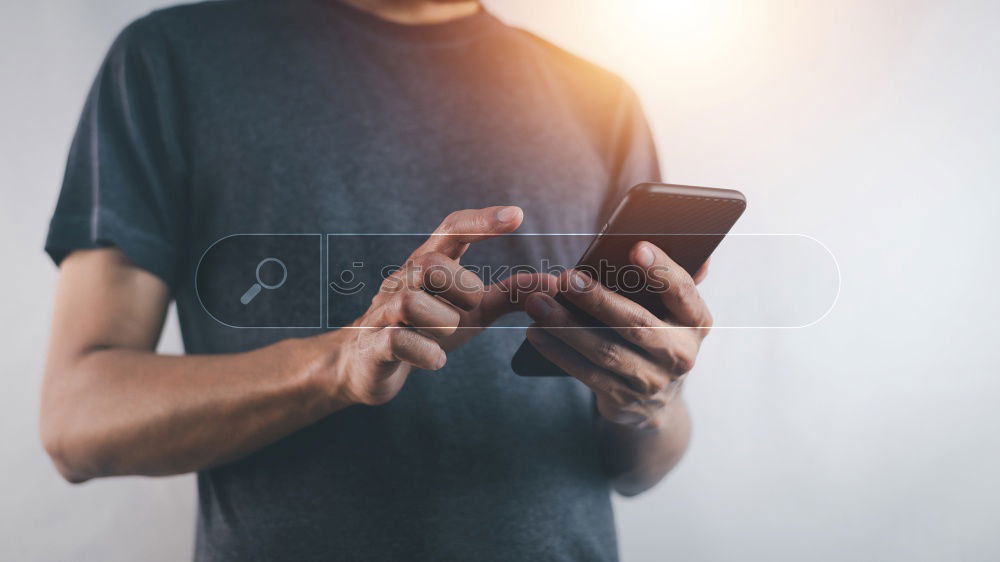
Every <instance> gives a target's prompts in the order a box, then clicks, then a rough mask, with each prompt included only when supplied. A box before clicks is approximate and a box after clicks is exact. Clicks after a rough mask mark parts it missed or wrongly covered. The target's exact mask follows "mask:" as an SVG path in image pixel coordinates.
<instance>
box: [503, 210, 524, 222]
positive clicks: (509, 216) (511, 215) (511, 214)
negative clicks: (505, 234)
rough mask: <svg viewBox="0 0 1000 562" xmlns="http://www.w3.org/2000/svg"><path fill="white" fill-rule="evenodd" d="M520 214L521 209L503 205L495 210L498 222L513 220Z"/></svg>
mask: <svg viewBox="0 0 1000 562" xmlns="http://www.w3.org/2000/svg"><path fill="white" fill-rule="evenodd" d="M520 214H521V209H519V208H517V207H504V208H503V209H500V210H499V211H497V220H498V221H500V222H513V221H514V220H515V219H517V217H518V216H519V215H520Z"/></svg>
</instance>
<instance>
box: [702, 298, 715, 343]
mask: <svg viewBox="0 0 1000 562" xmlns="http://www.w3.org/2000/svg"><path fill="white" fill-rule="evenodd" d="M703 310H704V312H702V316H701V322H700V323H699V326H700V327H701V328H703V329H702V330H701V335H702V337H705V336H707V335H708V333H709V332H710V331H711V329H712V326H714V325H715V318H714V317H713V316H712V311H710V310H709V309H708V307H707V306H706V307H704V308H703Z"/></svg>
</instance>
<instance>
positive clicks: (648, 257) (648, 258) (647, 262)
mask: <svg viewBox="0 0 1000 562" xmlns="http://www.w3.org/2000/svg"><path fill="white" fill-rule="evenodd" d="M635 259H636V261H638V262H639V265H641V266H643V267H649V266H651V265H653V259H654V257H653V250H651V249H650V248H649V246H647V245H646V244H643V245H642V246H639V251H638V252H636V253H635Z"/></svg>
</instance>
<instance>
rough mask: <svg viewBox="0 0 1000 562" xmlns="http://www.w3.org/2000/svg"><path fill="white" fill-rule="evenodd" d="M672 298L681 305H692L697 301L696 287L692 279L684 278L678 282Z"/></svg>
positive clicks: (685, 306)
mask: <svg viewBox="0 0 1000 562" xmlns="http://www.w3.org/2000/svg"><path fill="white" fill-rule="evenodd" d="M674 299H675V300H676V301H677V304H679V305H680V306H681V307H684V308H687V307H691V306H694V305H695V303H697V302H698V289H697V288H696V287H695V285H694V281H691V280H690V279H685V280H684V281H682V282H680V283H678V284H677V289H676V291H675V292H674Z"/></svg>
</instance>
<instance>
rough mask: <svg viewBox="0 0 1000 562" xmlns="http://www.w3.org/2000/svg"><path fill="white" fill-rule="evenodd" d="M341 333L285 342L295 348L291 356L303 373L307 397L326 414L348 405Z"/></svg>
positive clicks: (327, 333)
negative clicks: (314, 398) (315, 400)
mask: <svg viewBox="0 0 1000 562" xmlns="http://www.w3.org/2000/svg"><path fill="white" fill-rule="evenodd" d="M340 332H341V330H337V331H333V332H326V333H323V334H319V335H316V336H313V337H310V338H304V339H296V340H288V341H289V342H290V343H291V344H292V346H293V347H294V349H293V351H292V353H293V355H294V357H295V361H296V362H297V371H298V372H299V373H301V374H302V379H303V381H304V384H305V386H306V387H307V388H308V392H309V394H310V395H312V396H314V397H317V398H319V400H320V404H321V407H322V408H323V410H324V413H325V414H330V413H333V412H335V411H337V410H340V409H342V408H346V407H347V406H350V405H351V404H352V402H351V401H350V400H349V399H348V393H347V392H346V388H345V384H344V376H343V371H344V369H343V368H342V366H341V363H342V359H343V356H344V354H343V350H342V347H343V346H344V342H343V341H342V340H343V337H342V334H340Z"/></svg>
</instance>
